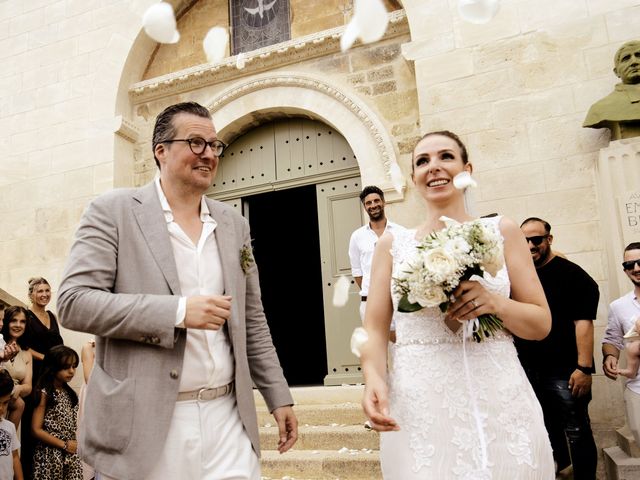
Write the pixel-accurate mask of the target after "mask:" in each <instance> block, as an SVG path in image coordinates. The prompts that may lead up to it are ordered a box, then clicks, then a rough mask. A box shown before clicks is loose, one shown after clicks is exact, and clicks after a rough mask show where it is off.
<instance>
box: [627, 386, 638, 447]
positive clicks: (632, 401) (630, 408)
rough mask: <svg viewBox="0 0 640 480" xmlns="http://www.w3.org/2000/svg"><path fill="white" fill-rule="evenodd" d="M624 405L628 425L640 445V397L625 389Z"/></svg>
mask: <svg viewBox="0 0 640 480" xmlns="http://www.w3.org/2000/svg"><path fill="white" fill-rule="evenodd" d="M624 403H625V410H626V413H627V425H629V430H631V433H632V434H633V438H634V439H635V441H636V443H637V444H638V445H640V395H638V394H637V393H636V392H634V391H632V390H630V389H628V388H625V389H624Z"/></svg>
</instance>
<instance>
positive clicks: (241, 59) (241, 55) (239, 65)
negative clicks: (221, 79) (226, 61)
mask: <svg viewBox="0 0 640 480" xmlns="http://www.w3.org/2000/svg"><path fill="white" fill-rule="evenodd" d="M245 63H246V62H245V56H244V53H242V52H241V53H239V54H238V56H237V57H236V68H237V69H238V70H242V69H243V68H244V66H245Z"/></svg>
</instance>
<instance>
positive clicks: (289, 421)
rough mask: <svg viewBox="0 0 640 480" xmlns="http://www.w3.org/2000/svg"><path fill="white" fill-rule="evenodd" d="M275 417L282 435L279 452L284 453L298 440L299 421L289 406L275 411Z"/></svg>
mask: <svg viewBox="0 0 640 480" xmlns="http://www.w3.org/2000/svg"><path fill="white" fill-rule="evenodd" d="M273 417H274V418H275V419H276V423H277V424H278V431H279V433H280V440H278V451H279V452H280V453H284V452H286V451H287V450H289V449H290V448H291V447H293V444H294V443H296V440H298V419H297V418H296V414H295V413H293V408H291V406H289V405H287V406H284V407H278V408H276V409H275V410H274V411H273Z"/></svg>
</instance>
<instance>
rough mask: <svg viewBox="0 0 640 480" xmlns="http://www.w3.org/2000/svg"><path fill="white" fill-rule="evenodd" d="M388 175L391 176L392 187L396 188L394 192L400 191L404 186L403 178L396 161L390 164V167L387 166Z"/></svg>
mask: <svg viewBox="0 0 640 480" xmlns="http://www.w3.org/2000/svg"><path fill="white" fill-rule="evenodd" d="M389 175H390V176H391V183H392V184H393V188H395V189H396V192H398V193H402V187H404V183H405V180H404V175H403V174H402V170H400V165H398V162H393V163H392V164H391V167H390V168H389Z"/></svg>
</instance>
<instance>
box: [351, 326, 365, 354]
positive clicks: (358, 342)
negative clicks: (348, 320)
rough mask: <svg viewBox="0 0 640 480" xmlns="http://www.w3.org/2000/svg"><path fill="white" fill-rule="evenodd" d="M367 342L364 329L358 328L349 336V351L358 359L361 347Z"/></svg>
mask: <svg viewBox="0 0 640 480" xmlns="http://www.w3.org/2000/svg"><path fill="white" fill-rule="evenodd" d="M368 341H369V334H368V333H367V331H366V330H365V329H364V328H362V327H358V328H356V329H355V330H354V331H353V334H352V335H351V351H352V352H353V354H354V355H355V356H356V357H358V358H360V355H361V350H362V347H363V346H364V344H365V343H367V342H368Z"/></svg>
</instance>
